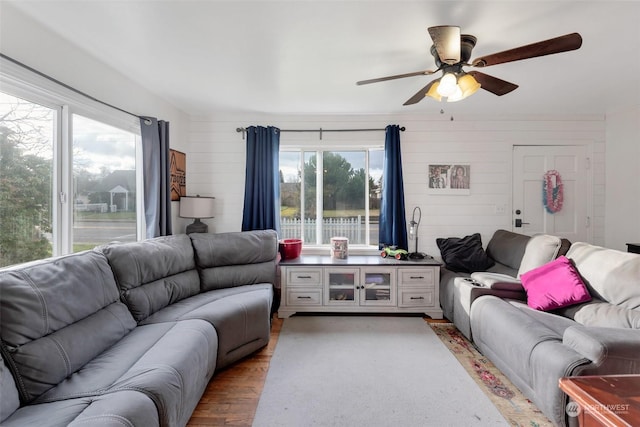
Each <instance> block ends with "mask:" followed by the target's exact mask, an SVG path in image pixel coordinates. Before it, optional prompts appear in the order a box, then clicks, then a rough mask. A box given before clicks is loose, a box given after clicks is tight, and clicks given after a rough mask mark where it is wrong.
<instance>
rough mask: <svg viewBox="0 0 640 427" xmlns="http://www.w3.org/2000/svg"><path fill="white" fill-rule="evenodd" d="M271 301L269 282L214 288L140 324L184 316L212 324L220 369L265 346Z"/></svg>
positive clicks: (184, 317) (271, 287)
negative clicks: (216, 339) (216, 337)
mask: <svg viewBox="0 0 640 427" xmlns="http://www.w3.org/2000/svg"><path fill="white" fill-rule="evenodd" d="M272 301H273V286H272V285H271V284H269V283H264V284H255V285H245V286H237V287H233V288H225V289H217V290H213V291H209V292H204V293H202V294H199V295H195V296H193V297H191V298H187V299H185V300H182V301H179V302H177V303H175V304H172V305H170V306H169V307H166V308H164V309H162V310H160V311H159V312H157V313H155V314H153V315H152V316H149V317H148V318H147V319H145V320H144V321H143V322H142V323H141V325H144V324H150V323H158V322H168V321H174V320H184V319H202V320H205V321H207V322H209V323H211V324H212V325H213V326H214V327H215V328H216V331H217V333H218V360H217V368H216V369H220V368H223V367H225V366H227V365H229V364H231V363H233V362H235V361H236V360H239V359H240V358H242V357H244V356H247V355H248V354H250V353H253V352H254V351H255V350H257V349H259V348H261V347H263V346H265V345H267V343H268V342H269V336H270V321H269V317H270V308H271V304H272Z"/></svg>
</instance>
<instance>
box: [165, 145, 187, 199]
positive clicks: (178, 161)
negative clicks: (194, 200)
mask: <svg viewBox="0 0 640 427" xmlns="http://www.w3.org/2000/svg"><path fill="white" fill-rule="evenodd" d="M169 175H170V179H171V201H172V202H173V201H176V200H180V197H182V196H186V195H187V155H186V154H185V153H183V152H181V151H176V150H171V149H169Z"/></svg>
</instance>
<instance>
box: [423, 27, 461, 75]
mask: <svg viewBox="0 0 640 427" xmlns="http://www.w3.org/2000/svg"><path fill="white" fill-rule="evenodd" d="M428 30H429V35H430V36H431V39H432V40H433V44H434V46H435V47H436V51H437V52H438V56H439V57H440V61H441V62H443V63H445V64H449V65H453V64H457V63H458V62H460V27H455V26H452V25H440V26H437V27H429V29H428Z"/></svg>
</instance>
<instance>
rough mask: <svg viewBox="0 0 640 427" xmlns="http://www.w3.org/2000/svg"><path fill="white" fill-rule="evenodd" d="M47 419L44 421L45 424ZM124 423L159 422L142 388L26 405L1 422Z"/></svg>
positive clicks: (55, 425)
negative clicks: (140, 389)
mask: <svg viewBox="0 0 640 427" xmlns="http://www.w3.org/2000/svg"><path fill="white" fill-rule="evenodd" d="M45 420H46V424H45ZM42 425H46V426H48V427H81V426H86V427H94V426H95V427H125V426H144V427H152V426H159V425H160V421H159V418H158V410H157V409H156V405H155V403H154V402H153V400H152V399H151V398H150V397H149V396H147V395H146V394H145V393H143V392H142V391H134V390H123V391H116V392H111V393H107V394H104V395H101V396H86V397H78V398H75V399H64V400H58V401H55V402H50V403H41V404H37V405H26V406H23V407H21V408H20V409H18V410H17V411H16V412H14V413H13V415H12V416H11V417H9V418H8V419H6V420H4V421H3V422H2V427H24V426H42Z"/></svg>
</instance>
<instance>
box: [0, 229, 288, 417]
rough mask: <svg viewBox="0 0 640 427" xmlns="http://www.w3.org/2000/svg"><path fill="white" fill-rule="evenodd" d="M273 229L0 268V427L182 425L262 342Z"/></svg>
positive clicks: (272, 268)
mask: <svg viewBox="0 0 640 427" xmlns="http://www.w3.org/2000/svg"><path fill="white" fill-rule="evenodd" d="M277 254H278V243H277V236H276V233H275V232H273V231H255V232H238V233H222V234H192V235H189V236H187V235H175V236H168V237H161V238H156V239H150V240H147V241H143V242H136V243H126V244H110V245H106V246H104V247H100V248H96V249H95V250H92V251H86V252H81V253H77V254H72V255H67V256H61V257H55V258H50V259H46V260H41V261H36V262H32V263H27V264H23V265H17V266H13V267H9V268H5V269H2V270H0V319H1V327H0V336H1V338H2V341H1V343H2V349H1V350H2V359H3V363H1V364H0V381H1V383H0V422H1V423H2V425H3V426H27V425H43V426H44V425H46V426H66V425H73V426H81V425H86V426H116V425H117V426H145V427H147V426H182V425H185V424H186V423H187V422H188V420H189V418H190V416H191V413H192V412H193V410H194V408H195V407H196V405H197V403H198V401H199V399H200V397H201V395H202V393H203V392H204V390H205V388H206V386H207V384H208V382H209V380H210V379H211V377H212V375H213V374H214V372H215V371H216V370H219V369H221V368H224V367H225V366H228V365H229V364H231V363H233V362H235V361H237V360H238V359H240V358H242V357H244V356H247V355H249V354H251V353H252V352H254V351H256V350H257V349H259V348H261V347H263V346H264V345H266V344H267V342H268V340H269V334H270V325H271V312H272V303H273V295H274V289H273V288H274V285H275V278H276V263H277Z"/></svg>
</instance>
